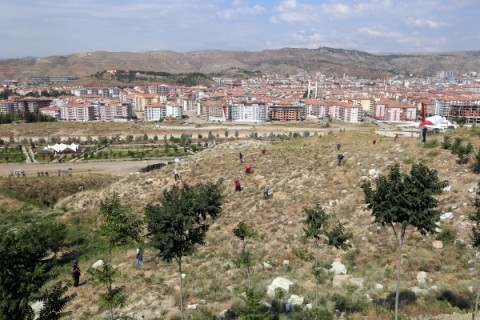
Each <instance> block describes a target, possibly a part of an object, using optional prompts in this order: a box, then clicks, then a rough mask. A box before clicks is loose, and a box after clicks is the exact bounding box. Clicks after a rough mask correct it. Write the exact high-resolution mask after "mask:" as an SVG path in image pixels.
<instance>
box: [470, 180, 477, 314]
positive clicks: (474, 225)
mask: <svg viewBox="0 0 480 320" xmlns="http://www.w3.org/2000/svg"><path fill="white" fill-rule="evenodd" d="M472 205H473V207H474V208H475V211H473V212H471V213H470V214H469V215H468V219H469V220H470V221H472V230H471V233H470V243H471V244H472V247H473V248H474V249H475V251H476V252H475V272H476V273H477V274H478V271H477V268H478V255H479V251H480V182H478V184H477V192H476V196H475V199H473V201H472ZM477 280H478V279H477ZM479 299H480V286H479V287H478V288H477V296H476V298H475V310H474V313H473V316H472V319H475V318H476V316H477V314H478V302H479Z"/></svg>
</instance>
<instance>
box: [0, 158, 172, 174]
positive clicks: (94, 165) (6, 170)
mask: <svg viewBox="0 0 480 320" xmlns="http://www.w3.org/2000/svg"><path fill="white" fill-rule="evenodd" d="M159 162H164V161H162V160H143V161H102V162H97V161H95V162H75V163H71V162H67V163H29V164H26V163H8V164H0V176H1V177H6V176H8V175H10V173H11V172H13V170H16V169H22V170H24V171H25V174H26V175H27V176H37V172H48V173H49V175H57V174H58V170H61V169H68V168H72V173H73V174H85V173H104V174H113V175H119V176H125V175H128V174H135V173H137V172H138V170H139V169H140V168H143V167H146V166H148V165H150V164H154V163H159Z"/></svg>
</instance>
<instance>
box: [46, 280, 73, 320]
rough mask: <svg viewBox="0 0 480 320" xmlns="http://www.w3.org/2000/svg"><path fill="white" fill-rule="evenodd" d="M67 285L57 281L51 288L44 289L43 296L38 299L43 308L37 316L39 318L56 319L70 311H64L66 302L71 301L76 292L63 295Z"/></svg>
mask: <svg viewBox="0 0 480 320" xmlns="http://www.w3.org/2000/svg"><path fill="white" fill-rule="evenodd" d="M67 290H68V287H66V286H63V285H62V283H61V282H57V283H56V284H55V285H54V286H53V287H52V288H51V289H49V290H45V292H44V296H43V297H42V298H41V299H40V301H42V302H43V308H42V310H40V314H39V316H38V319H39V320H57V319H61V318H65V317H68V316H70V315H71V314H72V312H71V311H64V310H65V307H66V305H67V303H69V302H70V301H72V300H73V299H74V298H75V297H76V294H72V295H69V296H64V294H65V292H67Z"/></svg>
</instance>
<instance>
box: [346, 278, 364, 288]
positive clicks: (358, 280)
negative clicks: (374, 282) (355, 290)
mask: <svg viewBox="0 0 480 320" xmlns="http://www.w3.org/2000/svg"><path fill="white" fill-rule="evenodd" d="M364 281H365V280H363V278H350V279H348V282H349V283H350V284H351V285H354V286H356V287H359V288H363V283H364Z"/></svg>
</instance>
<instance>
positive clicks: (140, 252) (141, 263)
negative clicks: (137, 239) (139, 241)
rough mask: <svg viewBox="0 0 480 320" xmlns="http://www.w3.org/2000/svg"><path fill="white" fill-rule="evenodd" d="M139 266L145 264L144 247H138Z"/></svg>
mask: <svg viewBox="0 0 480 320" xmlns="http://www.w3.org/2000/svg"><path fill="white" fill-rule="evenodd" d="M136 259H137V266H139V267H141V266H142V265H143V250H142V248H137V256H136Z"/></svg>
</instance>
